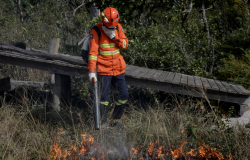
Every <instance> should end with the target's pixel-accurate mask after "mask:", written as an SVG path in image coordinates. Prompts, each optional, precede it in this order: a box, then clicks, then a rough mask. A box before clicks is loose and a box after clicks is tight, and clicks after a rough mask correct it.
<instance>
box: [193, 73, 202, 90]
mask: <svg viewBox="0 0 250 160" xmlns="http://www.w3.org/2000/svg"><path fill="white" fill-rule="evenodd" d="M194 81H195V87H196V88H203V85H202V82H201V77H197V76H194Z"/></svg>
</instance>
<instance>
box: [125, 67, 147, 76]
mask: <svg viewBox="0 0 250 160" xmlns="http://www.w3.org/2000/svg"><path fill="white" fill-rule="evenodd" d="M143 69H144V68H143V67H138V68H137V69H135V70H134V71H133V72H132V71H131V72H128V73H127V74H126V76H127V77H134V75H137V74H138V73H139V72H140V71H142V70H143Z"/></svg>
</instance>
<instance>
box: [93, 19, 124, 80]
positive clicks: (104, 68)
mask: <svg viewBox="0 0 250 160" xmlns="http://www.w3.org/2000/svg"><path fill="white" fill-rule="evenodd" d="M96 26H97V27H98V28H99V29H100V31H101V37H100V41H99V37H98V35H97V33H96V31H95V30H94V29H92V31H91V32H90V40H89V48H90V52H89V61H88V69H89V73H90V72H95V69H96V66H97V74H98V75H108V76H117V75H120V74H122V73H125V68H126V63H125V61H124V59H123V56H122V55H121V54H120V48H122V49H127V47H128V39H127V37H126V36H125V34H124V32H123V29H122V26H121V25H120V24H118V31H117V30H115V34H116V37H115V38H114V39H112V40H111V39H110V38H109V37H108V36H107V35H106V34H105V33H104V31H103V30H102V23H98V24H97V25H96Z"/></svg>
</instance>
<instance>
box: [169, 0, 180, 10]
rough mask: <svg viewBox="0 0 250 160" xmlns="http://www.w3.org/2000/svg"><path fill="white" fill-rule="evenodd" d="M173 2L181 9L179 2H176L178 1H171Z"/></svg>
mask: <svg viewBox="0 0 250 160" xmlns="http://www.w3.org/2000/svg"><path fill="white" fill-rule="evenodd" d="M171 2H172V3H173V4H174V5H175V6H177V7H179V8H180V9H181V5H180V4H179V3H178V2H176V0H171Z"/></svg>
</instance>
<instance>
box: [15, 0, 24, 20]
mask: <svg viewBox="0 0 250 160" xmlns="http://www.w3.org/2000/svg"><path fill="white" fill-rule="evenodd" d="M16 4H17V8H18V11H19V14H20V20H21V22H22V23H23V12H22V9H21V6H20V4H21V0H16Z"/></svg>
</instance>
